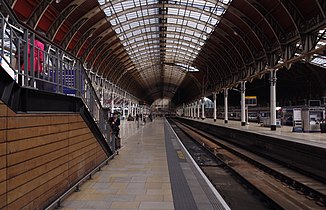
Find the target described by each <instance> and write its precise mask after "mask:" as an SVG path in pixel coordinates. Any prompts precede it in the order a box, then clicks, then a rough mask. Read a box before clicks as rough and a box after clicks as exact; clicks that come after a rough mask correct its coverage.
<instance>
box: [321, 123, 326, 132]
mask: <svg viewBox="0 0 326 210" xmlns="http://www.w3.org/2000/svg"><path fill="white" fill-rule="evenodd" d="M320 132H321V133H326V123H320Z"/></svg>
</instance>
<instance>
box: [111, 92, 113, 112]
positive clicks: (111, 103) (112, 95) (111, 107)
mask: <svg viewBox="0 0 326 210" xmlns="http://www.w3.org/2000/svg"><path fill="white" fill-rule="evenodd" d="M113 112H114V92H112V95H111V113H112V114H113Z"/></svg>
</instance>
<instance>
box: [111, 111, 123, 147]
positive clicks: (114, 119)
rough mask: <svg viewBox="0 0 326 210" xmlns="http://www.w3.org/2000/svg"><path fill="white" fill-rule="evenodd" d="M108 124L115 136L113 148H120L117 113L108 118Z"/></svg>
mask: <svg viewBox="0 0 326 210" xmlns="http://www.w3.org/2000/svg"><path fill="white" fill-rule="evenodd" d="M109 124H110V126H111V130H112V134H113V136H114V137H115V148H116V149H120V148H121V139H120V136H119V133H120V128H119V126H120V119H119V117H118V113H116V112H115V113H114V114H113V116H112V117H110V119H109Z"/></svg>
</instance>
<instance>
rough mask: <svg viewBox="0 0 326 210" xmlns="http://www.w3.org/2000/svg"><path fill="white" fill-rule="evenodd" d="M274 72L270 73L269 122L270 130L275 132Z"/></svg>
mask: <svg viewBox="0 0 326 210" xmlns="http://www.w3.org/2000/svg"><path fill="white" fill-rule="evenodd" d="M276 71H277V70H271V71H270V78H269V82H270V112H271V116H270V120H271V130H272V131H275V130H276Z"/></svg>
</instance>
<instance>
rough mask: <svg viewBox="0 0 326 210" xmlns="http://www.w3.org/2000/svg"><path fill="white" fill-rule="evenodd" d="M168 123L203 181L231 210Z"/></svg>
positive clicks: (226, 208)
mask: <svg viewBox="0 0 326 210" xmlns="http://www.w3.org/2000/svg"><path fill="white" fill-rule="evenodd" d="M165 121H166V123H167V124H168V125H169V127H170V129H171V130H172V132H173V134H174V135H175V136H176V137H177V140H178V141H179V143H180V144H181V146H182V148H183V150H184V151H185V152H186V154H187V156H188V157H189V159H190V160H191V161H192V163H193V164H194V166H195V168H196V169H197V170H198V172H199V173H200V175H201V176H202V177H203V179H204V180H205V182H206V184H207V185H208V186H209V188H210V189H211V190H212V191H213V193H214V195H215V196H216V198H217V199H218V200H219V201H220V202H221V204H222V206H223V207H224V209H225V210H231V208H230V207H229V206H228V204H227V203H226V202H225V200H224V199H223V198H222V196H221V195H220V193H219V192H218V191H217V190H216V188H215V187H214V186H213V185H212V183H211V182H210V181H209V179H208V178H207V176H206V175H205V174H204V172H203V171H202V170H201V169H200V168H199V166H198V165H197V163H196V161H195V160H194V159H193V158H192V157H191V155H190V153H189V152H188V150H187V149H186V147H185V146H184V145H183V143H182V142H181V140H180V139H179V137H178V135H177V134H176V133H175V131H174V130H173V128H172V126H171V125H170V123H169V122H168V121H167V119H165Z"/></svg>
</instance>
